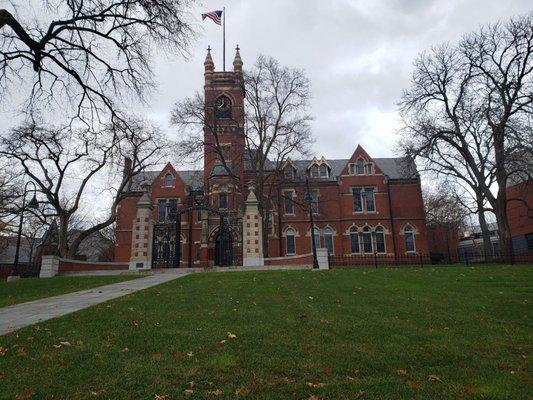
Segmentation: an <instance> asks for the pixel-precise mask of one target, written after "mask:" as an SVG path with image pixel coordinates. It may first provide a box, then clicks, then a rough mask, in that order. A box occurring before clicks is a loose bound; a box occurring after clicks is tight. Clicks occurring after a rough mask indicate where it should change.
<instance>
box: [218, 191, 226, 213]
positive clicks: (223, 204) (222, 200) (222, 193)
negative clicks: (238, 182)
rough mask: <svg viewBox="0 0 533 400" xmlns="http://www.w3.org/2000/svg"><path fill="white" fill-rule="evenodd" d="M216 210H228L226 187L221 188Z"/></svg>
mask: <svg viewBox="0 0 533 400" xmlns="http://www.w3.org/2000/svg"><path fill="white" fill-rule="evenodd" d="M218 208H228V193H227V192H226V187H225V186H221V187H220V192H219V194H218Z"/></svg>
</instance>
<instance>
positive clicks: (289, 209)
mask: <svg viewBox="0 0 533 400" xmlns="http://www.w3.org/2000/svg"><path fill="white" fill-rule="evenodd" d="M292 196H293V192H292V191H288V192H283V208H284V211H285V214H294V202H293V201H292Z"/></svg>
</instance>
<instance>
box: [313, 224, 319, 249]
mask: <svg viewBox="0 0 533 400" xmlns="http://www.w3.org/2000/svg"><path fill="white" fill-rule="evenodd" d="M314 231H315V246H316V248H319V247H320V231H319V230H318V228H316V227H315V229H314ZM312 244H313V241H312V239H311V245H312Z"/></svg>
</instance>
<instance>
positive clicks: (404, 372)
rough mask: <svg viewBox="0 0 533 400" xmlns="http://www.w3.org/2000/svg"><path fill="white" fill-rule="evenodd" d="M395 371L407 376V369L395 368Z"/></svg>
mask: <svg viewBox="0 0 533 400" xmlns="http://www.w3.org/2000/svg"><path fill="white" fill-rule="evenodd" d="M396 373H397V374H398V375H399V376H407V371H406V370H405V369H397V370H396Z"/></svg>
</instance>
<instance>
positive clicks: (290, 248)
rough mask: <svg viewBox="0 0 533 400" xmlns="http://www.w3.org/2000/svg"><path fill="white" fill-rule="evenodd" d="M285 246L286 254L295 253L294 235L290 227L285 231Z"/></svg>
mask: <svg viewBox="0 0 533 400" xmlns="http://www.w3.org/2000/svg"><path fill="white" fill-rule="evenodd" d="M285 246H286V247H285V248H286V252H287V254H296V235H295V232H294V229H292V228H289V229H287V230H286V231H285Z"/></svg>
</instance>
